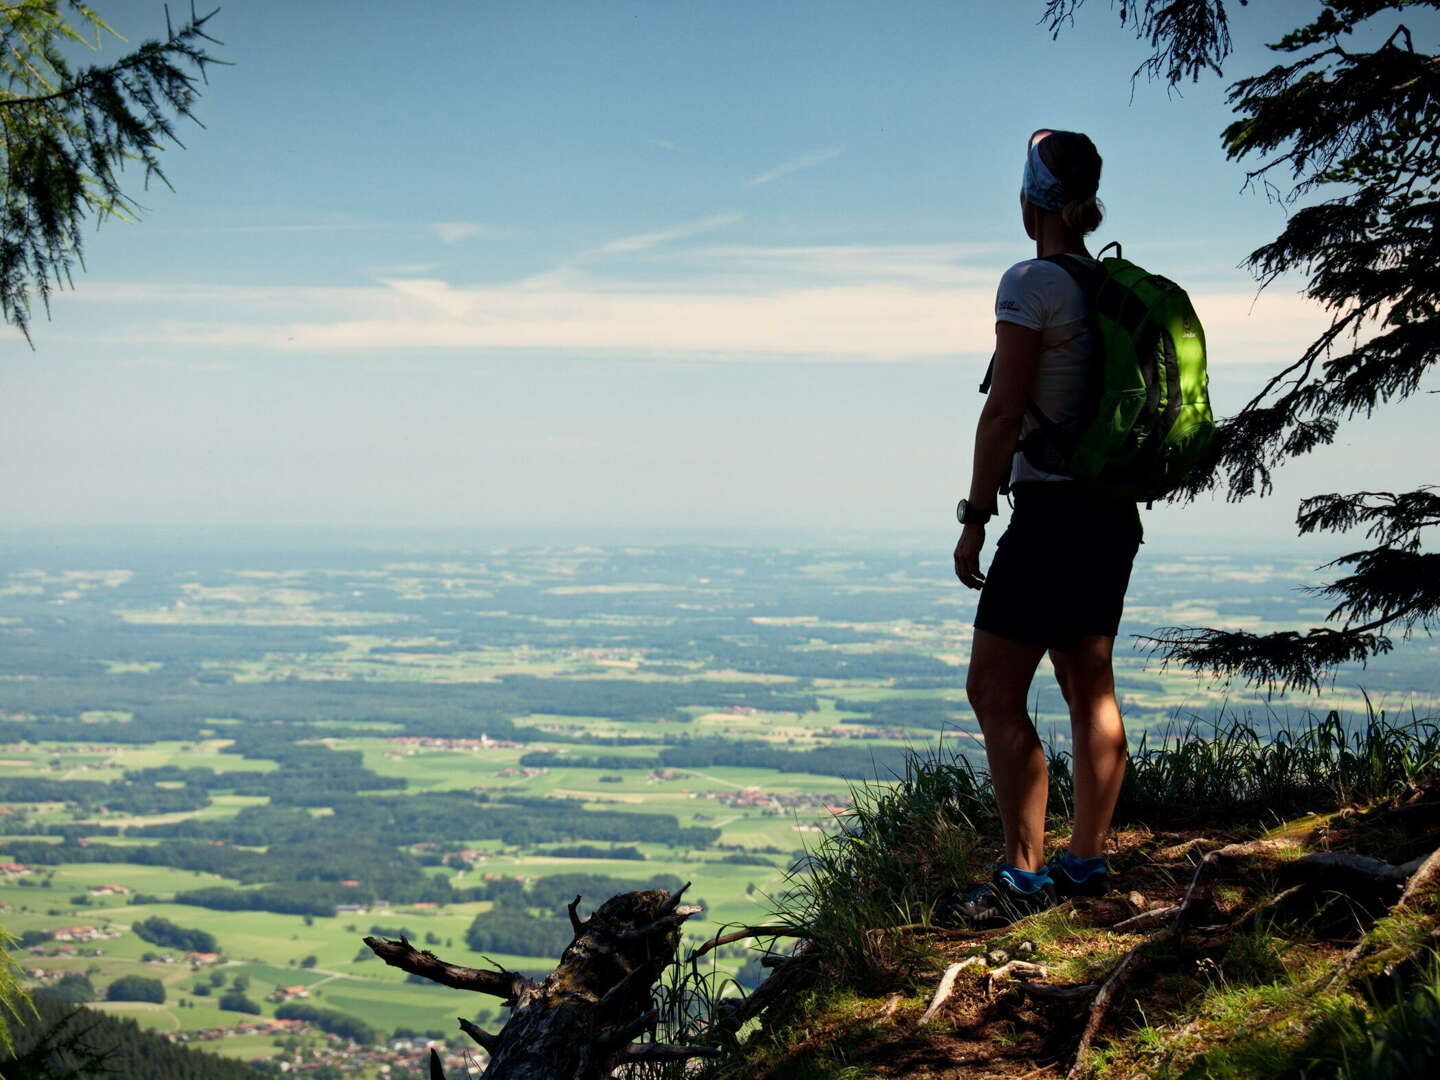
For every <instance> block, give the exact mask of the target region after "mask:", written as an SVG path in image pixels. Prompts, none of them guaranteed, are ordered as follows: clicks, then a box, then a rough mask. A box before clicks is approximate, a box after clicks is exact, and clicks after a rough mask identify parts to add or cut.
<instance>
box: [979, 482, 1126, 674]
mask: <svg viewBox="0 0 1440 1080" xmlns="http://www.w3.org/2000/svg"><path fill="white" fill-rule="evenodd" d="M1013 495H1014V499H1015V510H1014V513H1012V514H1011V516H1010V525H1009V527H1008V528H1007V529H1006V530H1005V532H1004V535H1002V536H1001V537H1000V542H999V543H998V544H996V546H995V557H994V558H993V559H992V560H991V561H990V569H989V571H988V572H987V573H986V575H985V587H984V588H983V589H981V590H980V603H979V606H978V607H977V608H976V610H975V627H976V629H979V630H987V631H989V632H990V633H992V634H998V635H999V636H1001V637H1004V638H1009V639H1010V640H1012V641H1021V642H1025V643H1026V644H1030V645H1043V646H1044V647H1045V648H1047V649H1056V648H1059V649H1064V648H1069V647H1071V646H1073V645H1074V644H1075V643H1076V641H1077V639H1079V638H1082V637H1087V636H1090V635H1097V634H1098V635H1102V636H1104V637H1114V636H1115V635H1116V634H1117V633H1118V632H1119V629H1120V613H1121V611H1122V610H1123V608H1124V607H1125V589H1126V588H1127V587H1128V586H1129V584H1130V568H1131V567H1132V566H1133V565H1134V563H1135V553H1136V551H1138V550H1139V548H1140V542H1141V539H1142V537H1143V535H1144V531H1143V529H1142V528H1141V526H1140V511H1139V508H1138V507H1136V505H1135V504H1134V503H1133V502H1128V501H1117V500H1115V499H1111V498H1108V497H1106V496H1103V495H1101V494H1099V493H1097V492H1095V491H1094V490H1092V489H1091V488H1089V487H1087V486H1085V485H1084V484H1079V483H1075V482H1073V481H1048V482H1035V483H1023V484H1016V485H1015V488H1014V492H1013Z"/></svg>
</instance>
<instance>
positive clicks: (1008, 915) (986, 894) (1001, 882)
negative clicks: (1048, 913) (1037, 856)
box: [932, 863, 1059, 930]
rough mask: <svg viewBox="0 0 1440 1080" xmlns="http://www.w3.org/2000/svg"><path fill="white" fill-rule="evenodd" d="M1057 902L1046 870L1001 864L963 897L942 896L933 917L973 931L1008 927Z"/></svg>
mask: <svg viewBox="0 0 1440 1080" xmlns="http://www.w3.org/2000/svg"><path fill="white" fill-rule="evenodd" d="M1058 902H1059V899H1058V897H1057V896H1056V893H1055V885H1054V883H1053V882H1052V881H1051V880H1050V875H1049V874H1048V873H1047V872H1046V871H1044V870H1041V871H1039V872H1038V873H1031V872H1030V871H1028V870H1021V869H1019V868H1017V867H1014V866H1009V865H1006V864H1005V863H1000V864H998V865H997V866H996V867H995V872H994V873H993V874H991V875H990V880H989V881H987V882H985V884H983V885H981V886H979V887H978V888H975V889H972V890H970V892H968V893H966V894H965V895H964V896H963V897H960V898H959V899H955V898H953V897H942V898H941V899H940V901H939V902H938V903H936V905H935V909H934V914H933V916H932V917H933V919H934V921H935V922H936V923H937V924H940V925H957V924H959V925H964V926H968V927H970V928H972V929H975V930H990V929H993V928H995V927H999V926H1009V925H1010V924H1011V923H1013V922H1015V921H1016V920H1018V919H1023V918H1024V917H1025V916H1027V915H1033V914H1035V912H1037V911H1044V910H1045V909H1046V908H1051V907H1054V906H1055V905H1056V904H1057V903H1058Z"/></svg>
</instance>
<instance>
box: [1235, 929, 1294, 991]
mask: <svg viewBox="0 0 1440 1080" xmlns="http://www.w3.org/2000/svg"><path fill="white" fill-rule="evenodd" d="M1284 945H1285V943H1284V942H1283V941H1281V940H1280V939H1279V938H1277V937H1275V936H1274V935H1273V934H1270V933H1267V932H1266V931H1264V930H1263V929H1261V930H1251V931H1248V932H1245V933H1240V934H1236V935H1235V936H1234V937H1232V938H1231V939H1230V941H1229V943H1228V944H1227V945H1226V946H1225V955H1224V957H1223V958H1222V959H1221V961H1220V970H1221V971H1222V972H1224V975H1225V979H1226V981H1227V982H1231V983H1240V984H1254V983H1266V982H1273V981H1275V980H1276V979H1280V978H1283V977H1284V976H1285V974H1286V967H1285V954H1284Z"/></svg>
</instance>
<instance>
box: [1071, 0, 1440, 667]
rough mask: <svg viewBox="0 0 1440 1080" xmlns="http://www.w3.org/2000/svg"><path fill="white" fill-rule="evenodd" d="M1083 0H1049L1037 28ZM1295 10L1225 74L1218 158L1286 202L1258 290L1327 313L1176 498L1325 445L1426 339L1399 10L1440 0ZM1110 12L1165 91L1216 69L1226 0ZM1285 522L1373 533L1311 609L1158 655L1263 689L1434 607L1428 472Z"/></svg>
mask: <svg viewBox="0 0 1440 1080" xmlns="http://www.w3.org/2000/svg"><path fill="white" fill-rule="evenodd" d="M1239 3H1240V4H1241V5H1244V3H1245V0H1239ZM1083 4H1084V0H1049V2H1048V3H1047V5H1046V9H1045V20H1046V22H1047V23H1048V25H1049V27H1050V29H1051V31H1052V33H1056V34H1058V33H1059V32H1060V31H1061V30H1062V29H1063V28H1064V27H1065V26H1066V25H1067V24H1069V23H1071V22H1073V21H1074V17H1075V12H1076V11H1077V10H1078V9H1079V8H1080V7H1081V6H1082V5H1083ZM1296 7H1297V8H1300V7H1301V5H1296ZM1309 7H1310V11H1311V14H1312V16H1313V17H1312V18H1311V20H1310V21H1309V22H1307V23H1305V24H1304V25H1302V26H1299V27H1297V28H1296V29H1295V30H1293V31H1292V32H1290V33H1289V34H1287V35H1285V36H1284V37H1283V38H1282V39H1281V40H1280V41H1278V42H1275V43H1274V44H1272V45H1270V48H1271V49H1272V50H1274V51H1275V52H1276V53H1278V54H1280V55H1281V56H1282V57H1284V60H1283V62H1280V63H1277V64H1276V65H1275V66H1273V67H1271V68H1270V69H1269V70H1268V71H1264V72H1261V73H1260V74H1257V75H1252V76H1250V77H1248V78H1243V79H1240V80H1239V81H1237V82H1235V83H1234V84H1232V85H1231V87H1230V90H1229V100H1230V103H1231V104H1232V105H1233V106H1234V111H1235V113H1236V114H1237V116H1238V119H1236V120H1235V121H1234V122H1233V123H1231V124H1230V125H1229V126H1228V127H1227V128H1225V130H1224V132H1223V133H1222V134H1221V143H1222V145H1223V147H1224V150H1225V153H1226V155H1227V156H1228V157H1229V158H1231V159H1232V160H1242V159H1244V160H1247V161H1253V162H1255V163H1256V164H1255V165H1254V167H1253V168H1251V169H1250V170H1249V171H1248V172H1247V174H1246V178H1247V183H1248V184H1249V185H1251V186H1253V187H1255V188H1258V189H1259V190H1262V191H1264V192H1265V193H1266V194H1267V195H1269V196H1271V197H1272V198H1275V199H1277V200H1280V201H1283V202H1285V203H1287V204H1299V203H1302V202H1303V203H1304V205H1302V206H1300V208H1299V209H1296V210H1295V211H1294V212H1293V213H1292V214H1291V215H1290V216H1289V218H1288V219H1287V222H1286V225H1285V228H1284V230H1283V231H1282V232H1281V233H1280V235H1279V236H1278V237H1276V238H1275V239H1274V240H1272V241H1271V242H1270V243H1268V244H1265V245H1263V246H1262V247H1260V248H1257V249H1256V250H1255V251H1254V252H1252V253H1251V254H1250V256H1249V257H1248V259H1246V261H1245V265H1246V266H1247V267H1248V268H1249V269H1250V270H1251V271H1252V272H1254V273H1255V275H1256V276H1257V278H1258V279H1259V280H1260V282H1261V287H1262V288H1263V287H1264V286H1265V285H1268V284H1270V283H1272V282H1274V281H1275V280H1276V279H1277V278H1279V277H1280V276H1281V275H1283V274H1287V273H1291V272H1297V273H1302V274H1304V275H1305V276H1306V278H1307V284H1306V286H1305V289H1304V293H1305V295H1307V296H1309V297H1310V298H1311V299H1313V300H1315V301H1318V302H1319V304H1320V305H1321V306H1322V307H1323V308H1324V309H1325V311H1326V312H1327V313H1328V314H1329V316H1330V324H1329V325H1328V326H1327V327H1326V329H1325V330H1324V331H1323V332H1322V333H1321V335H1320V336H1319V337H1318V338H1316V339H1315V340H1314V341H1313V342H1311V343H1310V344H1309V345H1308V346H1306V347H1305V348H1304V349H1303V350H1302V351H1301V352H1300V354H1299V356H1298V357H1297V358H1296V359H1295V360H1294V361H1293V362H1292V363H1290V364H1289V365H1287V366H1286V367H1285V368H1283V369H1282V370H1281V371H1279V372H1277V373H1276V374H1275V375H1274V376H1273V377H1272V378H1271V379H1270V380H1269V381H1268V382H1267V383H1266V384H1265V386H1264V387H1263V388H1262V389H1261V390H1260V392H1259V393H1257V394H1256V395H1255V396H1254V397H1253V398H1252V399H1251V400H1250V401H1248V402H1246V403H1245V405H1244V406H1243V407H1242V408H1241V409H1240V410H1239V411H1238V412H1236V413H1235V414H1234V415H1233V416H1230V417H1228V418H1227V419H1226V420H1225V421H1224V422H1223V423H1222V424H1221V425H1220V428H1219V431H1218V432H1217V438H1216V440H1215V443H1214V445H1213V447H1212V461H1211V462H1210V468H1208V469H1205V470H1201V471H1200V472H1199V473H1198V474H1197V476H1196V477H1195V479H1194V481H1193V483H1192V484H1191V485H1190V487H1189V488H1188V489H1187V490H1185V491H1183V492H1181V493H1180V497H1182V498H1193V497H1195V496H1196V495H1198V494H1200V493H1202V492H1205V491H1211V490H1215V489H1223V490H1224V491H1225V493H1226V495H1227V497H1228V498H1229V499H1231V500H1239V499H1243V498H1246V497H1248V496H1251V495H1260V496H1264V495H1268V494H1269V493H1270V492H1271V490H1272V484H1271V477H1272V473H1273V471H1274V470H1275V469H1276V468H1278V467H1279V466H1280V465H1281V464H1282V463H1284V462H1285V461H1287V460H1289V459H1291V458H1294V457H1299V456H1300V455H1303V454H1307V453H1309V452H1310V451H1312V450H1314V449H1316V448H1317V447H1320V446H1325V445H1328V444H1330V443H1332V442H1334V441H1335V438H1336V436H1337V434H1338V433H1339V431H1340V430H1341V428H1342V426H1343V425H1344V424H1346V423H1348V422H1351V421H1354V420H1357V419H1366V420H1370V421H1372V422H1376V423H1378V422H1380V421H1379V420H1378V419H1377V413H1379V411H1380V410H1381V409H1382V408H1383V407H1385V406H1388V405H1393V404H1395V403H1398V402H1400V401H1403V400H1404V399H1405V398H1407V397H1409V396H1410V395H1411V394H1414V393H1417V392H1421V391H1422V389H1423V387H1422V384H1423V382H1424V380H1425V379H1426V378H1427V377H1428V376H1430V375H1431V374H1432V373H1433V369H1434V366H1435V362H1436V358H1437V355H1440V271H1437V267H1440V56H1436V55H1435V51H1434V45H1433V43H1430V44H1429V45H1427V43H1425V42H1423V41H1422V42H1418V43H1417V41H1416V39H1415V34H1414V33H1413V31H1412V28H1411V27H1410V26H1409V25H1407V24H1406V23H1405V21H1404V19H1405V17H1406V15H1407V14H1408V15H1424V16H1427V17H1428V16H1430V15H1431V13H1432V12H1433V11H1434V10H1435V9H1437V8H1440V0H1330V2H1324V3H1322V2H1319V0H1314V2H1312V3H1311V4H1310V5H1309ZM1427 9H1428V10H1427ZM1118 10H1119V15H1120V21H1121V24H1122V26H1123V27H1124V28H1126V29H1130V30H1133V31H1134V32H1135V33H1136V35H1137V36H1139V37H1140V38H1142V39H1145V40H1147V41H1148V42H1149V44H1150V46H1151V49H1152V50H1153V51H1152V55H1151V57H1150V58H1149V59H1148V60H1146V61H1145V62H1144V63H1143V64H1141V66H1140V67H1139V68H1138V69H1137V70H1136V71H1135V76H1137V77H1138V76H1139V75H1141V74H1145V75H1147V76H1149V77H1151V78H1160V79H1163V80H1164V81H1166V82H1167V83H1168V84H1169V85H1170V86H1172V87H1173V86H1175V85H1176V84H1178V83H1180V82H1182V81H1184V80H1186V79H1189V80H1191V81H1195V80H1198V79H1199V78H1200V77H1201V76H1202V75H1203V74H1205V73H1206V72H1215V73H1217V74H1218V73H1220V72H1221V70H1222V67H1221V65H1222V63H1223V62H1224V61H1225V59H1226V58H1227V57H1228V56H1229V54H1230V51H1231V36H1230V25H1229V20H1228V17H1227V14H1226V2H1225V0H1143V2H1140V3H1121V4H1120V5H1119V6H1118ZM1387 20H1390V21H1387ZM1412 21H1414V20H1412ZM1357 40H1361V41H1364V42H1369V43H1371V44H1370V45H1369V46H1368V47H1361V46H1360V45H1357V43H1356V42H1357ZM1427 49H1428V51H1427ZM1282 183H1288V185H1289V189H1288V190H1282V188H1281V186H1280V185H1281V184H1282ZM1297 524H1298V527H1299V531H1300V533H1301V534H1305V533H1315V532H1343V531H1347V530H1350V529H1355V528H1364V529H1367V530H1368V532H1367V534H1366V535H1367V538H1368V540H1369V541H1370V542H1371V546H1369V547H1366V548H1363V549H1361V550H1357V551H1354V552H1351V553H1350V554H1347V555H1345V556H1343V557H1342V558H1340V559H1338V560H1336V561H1335V562H1334V563H1331V564H1329V566H1328V567H1326V568H1324V569H1329V570H1332V571H1335V572H1336V576H1335V577H1334V579H1333V580H1332V581H1331V582H1330V583H1329V584H1327V585H1325V586H1323V587H1321V588H1320V589H1318V590H1316V591H1317V592H1318V593H1319V594H1320V595H1322V596H1324V597H1325V598H1326V599H1327V600H1329V601H1330V602H1331V604H1332V607H1331V610H1330V612H1329V615H1328V617H1327V620H1326V625H1323V626H1319V627H1314V628H1312V629H1309V630H1304V631H1293V630H1292V631H1281V632H1276V633H1261V634H1257V633H1249V632H1244V631H1234V630H1217V629H1206V628H1194V627H1170V628H1167V629H1164V630H1162V631H1160V632H1159V633H1158V634H1157V635H1156V636H1155V637H1153V638H1151V639H1148V640H1149V642H1150V644H1151V645H1152V646H1153V647H1154V649H1155V651H1156V653H1157V654H1158V655H1159V656H1160V657H1161V658H1162V659H1163V660H1164V661H1165V662H1167V663H1169V662H1175V663H1179V664H1182V665H1184V666H1186V667H1190V668H1194V669H1197V670H1201V671H1209V672H1212V673H1214V674H1217V675H1240V676H1242V677H1243V678H1244V679H1245V680H1246V681H1248V682H1250V683H1252V684H1255V685H1262V686H1266V687H1269V688H1272V689H1281V690H1286V689H1291V688H1295V687H1300V688H1317V687H1318V686H1319V684H1320V682H1321V680H1322V679H1323V678H1324V677H1325V675H1326V673H1327V672H1328V671H1329V670H1331V669H1333V667H1334V666H1335V665H1337V664H1341V663H1347V662H1361V663H1363V662H1365V661H1366V660H1368V659H1369V658H1370V657H1372V656H1376V655H1379V654H1382V653H1385V652H1387V651H1389V650H1390V648H1391V647H1392V644H1393V641H1392V639H1393V637H1394V635H1396V634H1402V635H1408V634H1410V633H1411V632H1412V631H1414V630H1415V629H1416V628H1417V627H1418V628H1420V629H1422V630H1424V631H1426V632H1428V631H1430V630H1431V629H1433V628H1434V626H1435V625H1436V624H1437V621H1440V553H1435V552H1432V551H1426V550H1425V548H1424V539H1425V537H1426V534H1427V532H1428V530H1433V529H1434V528H1435V527H1436V526H1437V525H1440V497H1437V495H1436V489H1435V488H1434V487H1432V486H1428V485H1427V486H1422V487H1420V488H1417V489H1416V490H1414V491H1401V492H1390V491H1362V492H1353V493H1333V494H1325V495H1316V496H1314V497H1312V498H1309V499H1306V500H1304V501H1303V502H1302V503H1301V505H1300V509H1299V514H1298V517H1297ZM1431 535H1433V534H1431Z"/></svg>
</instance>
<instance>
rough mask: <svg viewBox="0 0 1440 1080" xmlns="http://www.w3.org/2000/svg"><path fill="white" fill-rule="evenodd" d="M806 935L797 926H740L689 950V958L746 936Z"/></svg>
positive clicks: (699, 955)
mask: <svg viewBox="0 0 1440 1080" xmlns="http://www.w3.org/2000/svg"><path fill="white" fill-rule="evenodd" d="M807 936H808V935H807V934H806V932H805V931H804V930H802V929H800V928H799V927H798V926H742V927H741V928H740V929H739V930H734V931H731V932H730V933H728V934H721V935H719V936H717V937H713V938H711V939H710V940H709V941H707V942H705V944H703V945H701V946H699V947H697V948H695V949H693V950H691V952H690V957H689V959H691V960H697V959H699V958H700V957H702V956H704V955H705V954H706V953H708V952H709V951H710V950H711V949H718V948H719V947H720V946H721V945H730V944H733V943H734V942H737V941H745V940H747V939H748V938H761V937H807Z"/></svg>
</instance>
